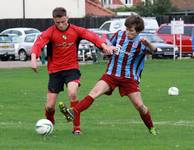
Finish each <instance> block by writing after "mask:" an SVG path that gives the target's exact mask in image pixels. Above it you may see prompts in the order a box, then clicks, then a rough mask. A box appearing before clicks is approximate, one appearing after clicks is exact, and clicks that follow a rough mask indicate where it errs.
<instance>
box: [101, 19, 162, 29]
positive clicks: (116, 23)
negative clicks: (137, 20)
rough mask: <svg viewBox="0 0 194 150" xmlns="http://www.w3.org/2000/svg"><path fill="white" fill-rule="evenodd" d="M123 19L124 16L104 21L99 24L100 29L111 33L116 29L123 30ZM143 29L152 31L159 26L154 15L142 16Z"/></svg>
mask: <svg viewBox="0 0 194 150" xmlns="http://www.w3.org/2000/svg"><path fill="white" fill-rule="evenodd" d="M125 20H126V18H118V19H112V20H109V21H105V22H104V23H103V24H102V25H101V26H100V28H99V29H100V30H106V31H109V32H112V33H115V32H117V31H118V30H125V29H126V27H125ZM143 21H144V25H145V31H146V32H151V33H154V32H156V30H157V29H158V28H159V25H158V22H157V20H156V18H154V17H143Z"/></svg>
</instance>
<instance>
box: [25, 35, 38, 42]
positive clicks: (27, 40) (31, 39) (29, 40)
mask: <svg viewBox="0 0 194 150" xmlns="http://www.w3.org/2000/svg"><path fill="white" fill-rule="evenodd" d="M35 38H36V35H35V34H33V35H27V36H26V38H25V40H24V41H25V42H30V43H33V42H34V40H35Z"/></svg>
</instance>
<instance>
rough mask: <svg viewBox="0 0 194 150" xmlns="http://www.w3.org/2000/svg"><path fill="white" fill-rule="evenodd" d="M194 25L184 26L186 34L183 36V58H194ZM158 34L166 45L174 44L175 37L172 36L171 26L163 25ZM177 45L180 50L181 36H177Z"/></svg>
mask: <svg viewBox="0 0 194 150" xmlns="http://www.w3.org/2000/svg"><path fill="white" fill-rule="evenodd" d="M193 31H194V24H184V34H183V35H182V56H192V32H193ZM156 34H157V35H158V36H160V37H161V38H162V39H163V40H164V41H165V42H166V43H168V44H173V35H172V34H171V24H162V25H161V26H160V27H159V29H158V30H157V32H156ZM175 44H176V45H177V46H178V47H179V50H180V35H175Z"/></svg>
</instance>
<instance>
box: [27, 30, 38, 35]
mask: <svg viewBox="0 0 194 150" xmlns="http://www.w3.org/2000/svg"><path fill="white" fill-rule="evenodd" d="M24 32H25V34H31V33H40V31H38V30H25V31H24Z"/></svg>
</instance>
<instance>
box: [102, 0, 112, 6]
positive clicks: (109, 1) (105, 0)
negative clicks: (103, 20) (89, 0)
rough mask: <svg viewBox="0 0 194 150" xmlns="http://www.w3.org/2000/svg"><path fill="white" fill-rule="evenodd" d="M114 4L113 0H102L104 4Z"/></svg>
mask: <svg viewBox="0 0 194 150" xmlns="http://www.w3.org/2000/svg"><path fill="white" fill-rule="evenodd" d="M111 4H112V0H102V5H103V6H106V5H111Z"/></svg>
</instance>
